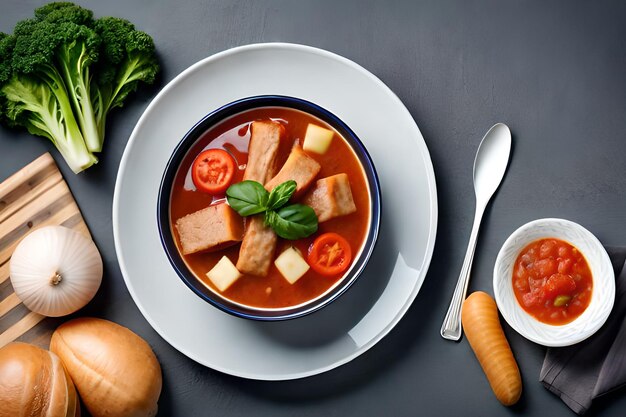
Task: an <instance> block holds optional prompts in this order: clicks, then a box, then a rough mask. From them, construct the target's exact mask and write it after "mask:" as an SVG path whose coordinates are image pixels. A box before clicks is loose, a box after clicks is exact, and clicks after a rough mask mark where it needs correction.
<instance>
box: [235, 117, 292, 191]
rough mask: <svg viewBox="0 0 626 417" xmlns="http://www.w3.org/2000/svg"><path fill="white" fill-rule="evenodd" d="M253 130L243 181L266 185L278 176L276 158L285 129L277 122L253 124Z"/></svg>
mask: <svg viewBox="0 0 626 417" xmlns="http://www.w3.org/2000/svg"><path fill="white" fill-rule="evenodd" d="M251 130H252V133H251V135H250V143H249V144H248V164H247V165H246V171H245V172H244V173H243V179H244V180H252V181H257V182H260V183H261V184H265V183H266V182H267V181H269V180H270V178H272V177H273V176H274V174H276V170H277V166H276V164H277V161H276V157H277V155H278V149H279V145H280V141H281V138H282V137H283V136H284V134H285V128H284V126H283V125H281V124H280V123H277V122H272V121H257V122H252V127H251Z"/></svg>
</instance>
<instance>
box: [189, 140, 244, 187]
mask: <svg viewBox="0 0 626 417" xmlns="http://www.w3.org/2000/svg"><path fill="white" fill-rule="evenodd" d="M234 175H235V161H234V159H233V157H232V156H230V154H229V153H228V152H226V151H225V150H223V149H207V150H206V151H203V152H200V155H198V156H197V157H196V159H195V161H193V165H192V166H191V178H192V179H193V183H194V185H195V186H196V188H197V189H198V190H200V191H203V192H205V193H210V194H220V193H223V192H224V191H226V189H227V188H228V186H229V185H230V183H231V182H232V181H233V176H234Z"/></svg>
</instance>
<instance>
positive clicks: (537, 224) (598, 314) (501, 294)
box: [493, 219, 615, 346]
mask: <svg viewBox="0 0 626 417" xmlns="http://www.w3.org/2000/svg"><path fill="white" fill-rule="evenodd" d="M546 238H556V239H561V240H564V241H566V242H569V243H571V244H572V245H574V246H575V247H576V248H577V249H578V250H579V251H580V252H581V253H582V254H583V255H584V256H585V259H586V260H587V263H588V264H589V268H590V269H591V275H592V279H593V291H592V295H591V302H590V303H589V306H588V307H587V309H586V310H585V311H584V312H583V313H582V314H581V315H580V316H578V318H576V319H575V320H573V321H572V322H570V323H567V324H564V325H560V326H555V325H550V324H545V323H542V322H540V321H538V320H537V319H535V318H534V317H532V316H531V315H530V314H528V313H527V312H526V311H524V309H523V308H522V306H520V304H519V303H518V301H517V298H516V297H515V293H514V292H513V267H514V264H515V260H516V259H517V256H518V255H519V253H520V251H521V250H522V249H524V247H526V245H528V244H529V243H531V242H533V241H535V240H539V239H546ZM493 290H494V294H495V298H496V303H497V304H498V309H499V310H500V313H501V314H502V317H504V319H505V320H506V321H507V323H509V325H510V326H511V327H512V328H513V329H515V330H516V331H517V332H518V333H519V334H521V335H522V336H524V337H525V338H527V339H528V340H531V341H533V342H535V343H538V344H540V345H544V346H569V345H573V344H575V343H578V342H581V341H583V340H585V339H586V338H588V337H589V336H591V335H592V334H594V333H595V332H596V331H597V330H598V329H600V327H602V325H603V324H604V322H605V321H606V319H607V318H608V317H609V314H610V313H611V309H612V308H613V303H614V301H615V274H614V272H613V266H612V265H611V260H610V259H609V255H608V254H607V253H606V250H605V249H604V247H603V246H602V244H601V243H600V241H599V240H598V239H597V238H596V237H595V236H594V235H593V234H592V233H591V232H589V231H588V230H587V229H585V228H584V227H582V226H581V225H579V224H577V223H574V222H571V221H569V220H563V219H539V220H535V221H532V222H530V223H526V224H525V225H523V226H522V227H520V228H519V229H517V230H516V231H515V232H513V234H512V235H511V236H509V238H508V239H507V240H506V242H504V245H502V249H500V252H499V253H498V258H497V259H496V265H495V267H494V270H493Z"/></svg>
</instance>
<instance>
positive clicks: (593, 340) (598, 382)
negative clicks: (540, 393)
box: [539, 247, 626, 414]
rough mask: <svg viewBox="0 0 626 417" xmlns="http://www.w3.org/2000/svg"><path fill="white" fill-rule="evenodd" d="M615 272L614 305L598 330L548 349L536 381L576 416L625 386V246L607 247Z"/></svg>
mask: <svg viewBox="0 0 626 417" xmlns="http://www.w3.org/2000/svg"><path fill="white" fill-rule="evenodd" d="M607 252H608V253H609V257H610V258H611V262H612V263H613V268H614V269H615V305H614V307H613V311H612V312H611V315H610V316H609V318H608V320H607V321H606V323H605V324H604V326H602V328H601V329H600V330H599V331H598V332H597V333H596V334H594V335H593V336H591V337H590V338H589V339H587V340H584V341H582V342H581V343H578V344H576V345H573V346H568V347H564V348H549V349H548V351H547V353H546V357H545V359H544V361H543V367H542V368H541V374H540V376H539V380H540V381H541V383H543V385H544V386H545V387H546V388H547V389H549V390H550V391H552V392H553V393H554V394H556V395H558V396H559V397H561V399H562V400H563V402H564V403H565V404H566V405H567V406H568V407H569V408H571V409H572V410H574V412H575V413H577V414H583V413H584V412H585V411H587V410H588V409H589V407H590V406H591V403H592V401H593V400H594V399H595V398H597V397H600V396H601V395H604V394H606V393H608V392H611V391H614V390H616V389H618V388H620V387H622V386H624V385H626V320H625V317H626V266H625V265H624V263H625V262H626V247H621V248H607Z"/></svg>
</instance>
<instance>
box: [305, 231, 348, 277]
mask: <svg viewBox="0 0 626 417" xmlns="http://www.w3.org/2000/svg"><path fill="white" fill-rule="evenodd" d="M307 261H308V263H309V265H310V266H311V268H313V270H314V271H316V272H318V273H320V274H322V275H326V276H333V275H338V274H341V273H342V272H344V271H345V270H346V269H348V266H350V262H351V261H352V250H351V249H350V244H349V243H348V241H347V240H346V239H344V238H343V237H341V236H340V235H338V234H337V233H324V234H323V235H320V236H319V237H318V238H317V239H315V241H314V242H313V244H312V245H311V247H310V248H309V256H308V259H307Z"/></svg>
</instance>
